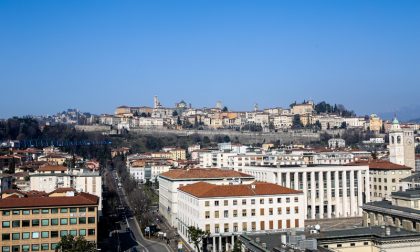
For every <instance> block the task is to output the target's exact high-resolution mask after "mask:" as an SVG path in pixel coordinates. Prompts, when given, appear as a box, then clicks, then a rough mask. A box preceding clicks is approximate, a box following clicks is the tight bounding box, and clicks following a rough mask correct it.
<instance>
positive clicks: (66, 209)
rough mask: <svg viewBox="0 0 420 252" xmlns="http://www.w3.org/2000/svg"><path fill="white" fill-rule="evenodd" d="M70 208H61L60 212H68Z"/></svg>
mask: <svg viewBox="0 0 420 252" xmlns="http://www.w3.org/2000/svg"><path fill="white" fill-rule="evenodd" d="M68 211H69V209H68V208H61V209H60V213H68Z"/></svg>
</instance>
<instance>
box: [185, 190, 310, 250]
mask: <svg viewBox="0 0 420 252" xmlns="http://www.w3.org/2000/svg"><path fill="white" fill-rule="evenodd" d="M303 209H304V198H303V193H302V192H301V191H297V190H293V189H289V188H285V187H282V186H279V185H276V184H272V183H265V182H255V183H252V184H237V185H215V184H210V183H207V182H198V183H194V184H189V185H186V186H183V187H180V188H178V210H179V211H178V226H177V228H178V233H179V234H180V235H181V237H183V238H184V240H186V241H188V240H189V239H188V227H190V226H194V227H197V228H200V229H202V230H205V231H208V232H209V233H210V241H209V243H210V245H211V250H212V251H216V250H217V251H227V250H229V249H233V245H234V243H235V239H236V236H237V235H238V234H241V233H243V232H274V231H280V230H281V231H284V230H287V229H297V230H303V228H304V218H305V217H304V211H303Z"/></svg>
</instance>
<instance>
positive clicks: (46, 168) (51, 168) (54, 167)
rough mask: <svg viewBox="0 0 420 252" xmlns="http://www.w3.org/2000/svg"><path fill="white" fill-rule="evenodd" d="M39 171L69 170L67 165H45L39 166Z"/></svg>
mask: <svg viewBox="0 0 420 252" xmlns="http://www.w3.org/2000/svg"><path fill="white" fill-rule="evenodd" d="M37 171H39V172H41V171H67V167H64V166H62V165H44V166H41V167H39V169H38V170H37Z"/></svg>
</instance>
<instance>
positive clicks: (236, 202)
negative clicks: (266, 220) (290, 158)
mask: <svg viewBox="0 0 420 252" xmlns="http://www.w3.org/2000/svg"><path fill="white" fill-rule="evenodd" d="M293 200H294V202H299V198H298V197H294V198H293ZM267 201H268V204H273V203H274V199H273V198H268V200H267ZM290 201H291V199H290V198H289V197H287V198H286V203H290ZM264 202H265V199H260V204H264ZM281 202H282V198H277V203H281ZM241 203H242V205H247V200H246V199H242V200H241ZM220 204H221V202H220V201H219V200H215V201H214V202H213V206H219V205H220ZM204 205H205V206H206V207H208V206H210V201H209V200H207V201H205V202H204ZM232 205H233V206H237V205H238V200H232ZM251 205H255V199H251ZM223 206H229V200H223Z"/></svg>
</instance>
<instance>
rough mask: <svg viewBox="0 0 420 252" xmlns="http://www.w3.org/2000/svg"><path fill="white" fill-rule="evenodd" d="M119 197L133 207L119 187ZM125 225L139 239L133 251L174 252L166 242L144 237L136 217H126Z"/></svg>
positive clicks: (123, 202)
mask: <svg viewBox="0 0 420 252" xmlns="http://www.w3.org/2000/svg"><path fill="white" fill-rule="evenodd" d="M112 176H113V178H114V181H116V175H115V173H112ZM118 197H119V198H120V202H121V203H122V205H123V206H128V207H129V208H130V209H132V207H131V205H130V202H129V201H128V199H127V196H126V193H125V192H124V189H123V188H118ZM125 225H126V226H127V228H129V229H130V231H131V232H130V235H131V236H132V237H133V238H134V240H135V241H137V246H134V247H132V248H131V251H134V250H135V251H138V252H172V250H171V249H170V248H169V247H168V246H167V245H166V244H165V243H160V242H156V241H151V240H147V239H146V238H144V236H143V234H142V232H141V229H140V225H139V223H138V221H137V219H136V218H135V217H129V218H126V224H125ZM125 225H124V226H125ZM124 226H123V227H124Z"/></svg>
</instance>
